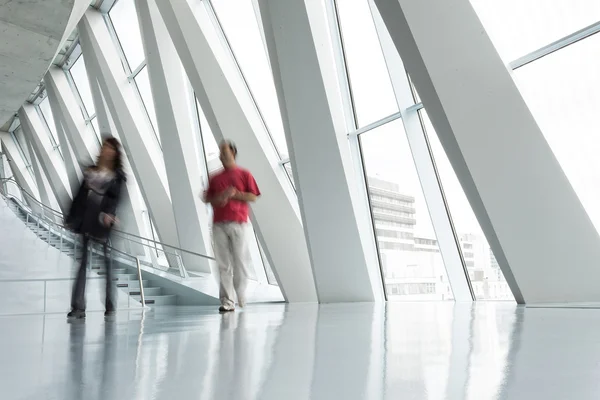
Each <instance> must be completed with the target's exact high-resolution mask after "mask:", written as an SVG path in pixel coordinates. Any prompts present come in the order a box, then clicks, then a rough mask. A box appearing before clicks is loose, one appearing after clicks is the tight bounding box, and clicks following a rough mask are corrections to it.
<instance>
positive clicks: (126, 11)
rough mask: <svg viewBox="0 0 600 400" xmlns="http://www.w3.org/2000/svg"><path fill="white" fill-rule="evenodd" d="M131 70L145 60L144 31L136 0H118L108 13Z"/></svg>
mask: <svg viewBox="0 0 600 400" xmlns="http://www.w3.org/2000/svg"><path fill="white" fill-rule="evenodd" d="M108 15H109V16H110V21H111V22H112V25H113V27H114V29H115V32H116V34H117V37H118V39H119V43H120V44H121V48H122V49H123V53H124V54H125V58H126V61H127V65H128V66H129V69H130V71H135V70H136V68H137V67H138V66H139V65H140V64H141V63H142V62H144V60H145V58H146V57H145V55H144V46H143V44H142V33H141V31H140V25H139V21H138V16H137V11H136V9H135V2H134V0H118V1H117V2H116V3H115V5H114V6H113V8H112V9H111V10H110V12H109V13H108Z"/></svg>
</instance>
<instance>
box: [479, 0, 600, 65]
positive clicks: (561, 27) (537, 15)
mask: <svg viewBox="0 0 600 400" xmlns="http://www.w3.org/2000/svg"><path fill="white" fill-rule="evenodd" d="M471 3H472V4H473V7H474V8H475V10H476V11H477V14H478V16H479V18H480V19H481V22H482V23H483V26H484V27H485V29H486V31H487V32H488V33H489V35H490V38H491V39H492V41H493V42H494V45H495V46H496V48H497V49H498V52H499V53H500V56H501V57H502V58H503V59H504V61H505V62H507V63H508V62H511V61H513V60H515V59H516V58H518V57H521V56H523V55H525V54H527V53H530V52H532V51H534V50H537V49H538V48H541V47H543V46H545V45H547V44H549V43H551V42H553V41H555V40H558V39H560V38H562V37H564V36H567V35H569V34H571V33H573V32H575V31H577V30H579V29H582V28H585V27H586V26H587V25H590V24H593V23H595V22H598V21H600V1H595V0H471Z"/></svg>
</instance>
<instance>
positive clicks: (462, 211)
mask: <svg viewBox="0 0 600 400" xmlns="http://www.w3.org/2000/svg"><path fill="white" fill-rule="evenodd" d="M419 113H420V115H421V118H422V120H423V123H424V125H425V130H426V132H427V136H428V138H429V143H430V145H431V150H432V152H433V156H434V158H435V163H436V167H437V169H438V174H439V176H440V179H441V181H442V186H443V188H444V194H445V195H446V201H447V202H448V208H449V209H450V214H451V216H452V221H453V222H454V227H455V229H456V233H457V235H458V239H459V242H460V250H461V251H462V255H463V258H464V260H465V265H466V267H467V271H468V272H469V279H470V280H471V285H472V286H473V291H474V292H475V298H476V299H477V300H514V297H513V294H512V292H511V291H510V288H509V287H508V284H507V283H506V280H505V279H504V275H503V274H502V271H501V270H500V267H499V266H498V263H497V262H496V258H495V257H494V254H493V253H492V250H491V249H490V245H489V244H488V242H487V239H486V238H485V236H484V234H483V231H482V230H481V226H480V225H479V222H478V221H477V218H476V217H475V213H473V209H472V208H471V205H470V204H469V201H468V200H467V197H466V196H465V193H464V191H463V190H462V187H461V185H460V183H459V181H458V178H457V177H456V174H455V173H454V169H453V168H452V165H451V164H450V161H449V160H448V157H447V156H446V153H445V152H444V148H443V147H442V144H441V143H440V141H439V139H438V137H437V134H436V132H435V130H434V129H433V125H431V121H430V120H429V117H428V116H427V113H426V112H425V110H420V111H419Z"/></svg>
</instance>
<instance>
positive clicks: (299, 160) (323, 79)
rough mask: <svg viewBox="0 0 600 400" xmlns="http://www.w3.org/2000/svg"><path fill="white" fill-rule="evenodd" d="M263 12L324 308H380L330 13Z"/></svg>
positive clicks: (265, 7) (291, 4)
mask: <svg viewBox="0 0 600 400" xmlns="http://www.w3.org/2000/svg"><path fill="white" fill-rule="evenodd" d="M259 4H260V11H261V19H262V23H263V27H264V34H265V40H266V43H267V48H268V51H269V58H270V61H271V69H272V71H273V76H274V79H275V87H276V89H277V94H278V97H279V104H280V109H281V113H282V117H283V118H282V120H283V124H284V130H285V133H286V140H287V144H288V150H289V153H290V160H291V163H292V167H293V172H294V182H295V183H296V189H297V194H298V201H299V204H300V210H301V213H302V220H303V223H304V224H303V225H304V231H305V235H306V241H307V244H308V248H309V252H310V256H311V261H312V268H313V273H314V276H315V281H316V286H317V293H318V296H319V301H320V302H325V303H328V302H347V301H374V299H375V293H380V292H381V287H382V283H381V277H380V276H379V275H378V274H376V273H372V274H370V273H369V268H373V269H375V270H376V269H378V266H377V265H373V264H372V265H369V266H368V265H367V262H366V258H365V251H364V249H363V245H362V238H361V235H360V231H359V226H358V222H357V217H356V214H355V209H354V206H353V203H352V191H351V190H350V184H349V179H348V175H349V174H348V172H347V171H346V169H345V165H344V164H345V163H344V159H346V160H349V159H350V148H349V145H348V138H347V136H346V133H347V131H346V130H345V126H344V125H343V124H338V125H337V128H338V129H336V123H335V121H334V116H333V113H334V112H338V113H339V114H340V115H342V114H343V113H342V112H341V110H340V111H338V110H333V109H332V108H333V107H336V106H339V107H340V108H341V102H333V101H332V102H330V101H329V98H328V87H327V85H329V86H330V88H329V91H330V92H333V94H335V90H336V89H337V79H336V75H335V72H336V71H335V69H334V65H335V64H334V60H333V52H332V51H331V50H330V48H329V47H327V44H328V37H329V35H328V26H327V18H326V16H325V9H324V8H322V6H321V4H320V3H319V2H310V1H309V2H305V1H299V0H261V1H260V2H259ZM319 47H321V48H325V49H326V50H330V51H320V49H319ZM338 97H339V94H338ZM309 116H310V117H309ZM349 169H350V171H349V172H352V170H351V167H350V168H349ZM363 211H364V212H368V210H363ZM381 298H382V297H381Z"/></svg>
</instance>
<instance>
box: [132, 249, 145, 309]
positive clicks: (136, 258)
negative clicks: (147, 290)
mask: <svg viewBox="0 0 600 400" xmlns="http://www.w3.org/2000/svg"><path fill="white" fill-rule="evenodd" d="M135 261H136V263H137V272H138V281H139V282H140V297H141V299H142V308H146V297H144V283H143V281H142V266H141V265H140V258H139V257H137V256H136V257H135Z"/></svg>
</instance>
